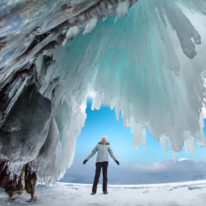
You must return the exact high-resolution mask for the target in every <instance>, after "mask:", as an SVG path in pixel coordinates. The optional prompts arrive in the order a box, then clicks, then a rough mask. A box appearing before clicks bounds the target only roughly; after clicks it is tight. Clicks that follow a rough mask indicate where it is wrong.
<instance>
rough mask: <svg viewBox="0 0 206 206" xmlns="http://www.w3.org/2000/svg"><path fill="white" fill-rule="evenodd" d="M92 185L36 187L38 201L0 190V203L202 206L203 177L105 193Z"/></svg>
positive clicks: (116, 187) (118, 187)
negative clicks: (8, 194) (95, 189)
mask: <svg viewBox="0 0 206 206" xmlns="http://www.w3.org/2000/svg"><path fill="white" fill-rule="evenodd" d="M91 187H92V185H89V184H74V183H57V184H56V185H55V186H51V187H46V186H41V185H39V186H38V187H37V192H36V195H37V200H36V201H33V202H29V201H28V200H29V195H28V194H26V193H25V192H24V193H23V194H22V195H21V196H16V197H14V198H13V199H10V198H8V197H7V195H6V194H5V193H4V191H3V190H0V206H8V205H9V206H24V205H35V206H84V205H85V206H92V205H93V206H103V205H110V206H117V205H118V206H153V205H155V206H194V205H198V206H203V205H204V206H205V204H206V203H205V202H206V180H202V181H194V182H184V183H168V184H153V185H109V187H108V192H109V194H108V195H104V194H103V193H102V191H101V189H102V188H101V185H99V187H98V191H97V194H96V195H90V193H91Z"/></svg>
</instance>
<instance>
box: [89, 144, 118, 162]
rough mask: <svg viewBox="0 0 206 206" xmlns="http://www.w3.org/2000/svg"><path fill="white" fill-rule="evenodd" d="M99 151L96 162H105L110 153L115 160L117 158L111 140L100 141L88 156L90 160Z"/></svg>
mask: <svg viewBox="0 0 206 206" xmlns="http://www.w3.org/2000/svg"><path fill="white" fill-rule="evenodd" d="M97 151H98V154H97V158H96V162H105V161H108V153H109V154H110V156H111V157H112V159H113V160H114V161H116V160H117V159H116V158H115V156H114V154H113V152H112V149H111V147H110V144H109V142H99V143H98V144H97V145H96V146H95V147H94V149H93V150H92V152H91V154H90V155H89V156H88V157H87V158H86V159H87V160H89V159H90V158H91V157H92V156H94V155H95V153H96V152H97Z"/></svg>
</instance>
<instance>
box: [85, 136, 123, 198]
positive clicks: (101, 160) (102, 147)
mask: <svg viewBox="0 0 206 206" xmlns="http://www.w3.org/2000/svg"><path fill="white" fill-rule="evenodd" d="M96 152H98V153H97V158H96V170H95V177H94V182H93V186H92V193H91V195H94V194H96V192H97V185H98V182H99V177H100V174H101V170H102V172H103V184H102V190H103V193H104V194H108V192H107V168H108V163H109V162H108V153H109V154H110V156H111V157H112V159H113V160H114V161H115V162H116V163H117V165H119V161H118V160H117V159H116V158H115V156H114V154H113V152H112V149H111V147H110V144H109V142H107V137H106V136H103V137H102V140H101V142H99V143H98V144H97V145H96V146H95V147H94V149H93V150H92V152H91V153H90V155H89V156H88V157H87V158H86V159H85V160H84V161H83V164H86V162H87V161H88V160H89V159H90V158H91V157H93V156H94V155H95V153H96Z"/></svg>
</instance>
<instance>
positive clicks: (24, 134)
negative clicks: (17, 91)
mask: <svg viewBox="0 0 206 206" xmlns="http://www.w3.org/2000/svg"><path fill="white" fill-rule="evenodd" d="M50 114H51V102H50V100H49V99H47V98H45V97H43V96H42V95H41V94H40V93H39V92H38V90H37V87H36V86H35V85H34V84H33V85H30V86H27V87H26V88H24V90H23V92H22V93H21V95H20V96H19V97H18V99H17V101H16V102H15V103H14V105H13V107H12V109H11V111H10V112H9V114H8V116H7V118H6V120H5V122H4V124H3V126H2V127H1V128H0V145H1V147H0V158H1V159H6V160H8V161H11V162H16V161H25V162H30V161H32V160H33V159H35V157H36V156H37V154H38V153H39V150H40V149H41V147H42V145H43V144H44V142H45V140H46V137H47V133H48V129H49V122H50Z"/></svg>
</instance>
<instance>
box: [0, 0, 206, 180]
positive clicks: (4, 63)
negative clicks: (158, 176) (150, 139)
mask: <svg viewBox="0 0 206 206" xmlns="http://www.w3.org/2000/svg"><path fill="white" fill-rule="evenodd" d="M205 15H206V1H205V0H172V1H170V0H139V1H137V0H32V1H31V0H1V1H0V54H1V55H0V160H1V161H6V162H7V163H8V167H9V170H10V171H11V173H12V174H18V173H19V172H20V171H21V168H22V166H23V165H25V164H27V163H29V164H30V166H31V168H32V170H34V171H36V172H37V175H38V178H39V181H41V182H55V181H56V180H58V179H59V178H60V177H62V175H63V174H64V172H65V170H66V168H67V167H69V166H70V165H71V164H72V160H73V156H74V151H75V144H76V137H77V136H78V135H79V134H80V132H81V129H82V127H83V126H84V122H85V119H86V113H85V110H86V100H87V97H88V96H92V97H93V99H94V100H93V104H92V108H93V109H99V108H100V106H101V104H104V105H107V106H109V107H111V108H114V109H115V114H116V119H117V120H118V118H119V113H120V111H121V113H122V117H123V120H124V126H125V127H130V128H131V131H132V134H133V144H134V147H137V148H138V146H139V145H140V144H143V145H144V144H145V129H146V127H147V128H148V129H149V131H150V132H151V133H152V134H153V136H154V138H155V139H157V140H159V141H160V143H161V145H162V147H163V148H164V149H165V150H167V146H166V145H167V142H168V143H169V146H170V148H171V149H172V151H173V152H174V153H177V152H179V151H181V149H182V147H183V146H185V148H186V149H187V150H188V151H191V150H193V149H194V146H193V144H194V141H196V142H197V144H198V145H199V146H201V147H204V146H205V138H204V135H203V132H202V128H203V119H204V117H205V112H204V111H205V95H206V93H205V92H206V91H205V87H206V86H205V85H206V84H205V76H206V68H205V58H206V16H205Z"/></svg>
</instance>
